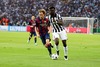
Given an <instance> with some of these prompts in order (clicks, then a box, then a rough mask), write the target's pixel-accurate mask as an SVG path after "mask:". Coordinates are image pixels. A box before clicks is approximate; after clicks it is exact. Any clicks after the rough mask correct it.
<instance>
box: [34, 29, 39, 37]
mask: <svg viewBox="0 0 100 67" xmlns="http://www.w3.org/2000/svg"><path fill="white" fill-rule="evenodd" d="M35 32H36V35H37V36H38V37H39V36H40V35H39V32H38V28H37V27H35Z"/></svg>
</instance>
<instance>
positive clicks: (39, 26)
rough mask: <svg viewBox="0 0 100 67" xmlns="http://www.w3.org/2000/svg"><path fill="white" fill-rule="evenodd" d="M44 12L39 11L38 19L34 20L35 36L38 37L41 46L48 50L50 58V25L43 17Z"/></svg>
mask: <svg viewBox="0 0 100 67" xmlns="http://www.w3.org/2000/svg"><path fill="white" fill-rule="evenodd" d="M45 15H46V11H45V10H44V9H40V10H39V17H37V18H36V20H35V22H36V29H35V30H36V34H37V36H38V37H40V39H41V41H42V43H43V45H44V46H45V47H46V48H47V49H48V51H49V55H50V57H51V55H52V50H51V47H52V45H51V43H50V35H49V33H50V23H49V20H48V19H47V18H46V17H45Z"/></svg>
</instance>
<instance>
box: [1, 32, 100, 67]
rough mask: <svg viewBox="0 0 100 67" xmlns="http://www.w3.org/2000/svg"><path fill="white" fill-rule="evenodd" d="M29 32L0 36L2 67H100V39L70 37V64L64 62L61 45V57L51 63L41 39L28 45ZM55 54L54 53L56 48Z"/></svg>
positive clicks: (95, 37) (97, 37)
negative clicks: (36, 43)
mask: <svg viewBox="0 0 100 67" xmlns="http://www.w3.org/2000/svg"><path fill="white" fill-rule="evenodd" d="M28 36H29V33H27V32H0V67H99V66H100V35H99V34H93V35H87V34H68V42H67V43H68V48H69V51H68V52H69V55H68V56H69V60H68V61H65V60H64V58H63V46H62V43H61V41H60V46H59V48H60V56H59V59H58V60H52V59H51V58H50V57H49V56H48V52H47V49H45V47H44V46H43V45H42V43H41V41H40V39H39V38H38V46H35V45H34V43H33V39H32V40H31V42H30V43H29V44H28V43H27V39H28ZM53 53H55V49H54V48H53Z"/></svg>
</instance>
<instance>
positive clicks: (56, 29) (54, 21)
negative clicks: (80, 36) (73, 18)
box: [48, 7, 68, 60]
mask: <svg viewBox="0 0 100 67" xmlns="http://www.w3.org/2000/svg"><path fill="white" fill-rule="evenodd" d="M49 12H50V13H49V16H48V19H49V21H50V25H51V26H52V28H53V31H52V32H53V33H52V34H53V40H54V41H55V45H56V51H57V54H58V55H59V48H58V45H59V37H60V39H61V40H62V43H63V46H64V59H65V60H68V47H67V43H66V40H67V35H66V31H65V29H64V27H63V21H62V17H61V16H60V15H59V14H57V13H56V12H55V7H50V8H49Z"/></svg>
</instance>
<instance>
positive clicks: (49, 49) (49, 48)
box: [47, 46, 52, 55]
mask: <svg viewBox="0 0 100 67" xmlns="http://www.w3.org/2000/svg"><path fill="white" fill-rule="evenodd" d="M47 49H48V52H49V55H51V54H52V50H51V46H48V47H47Z"/></svg>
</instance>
